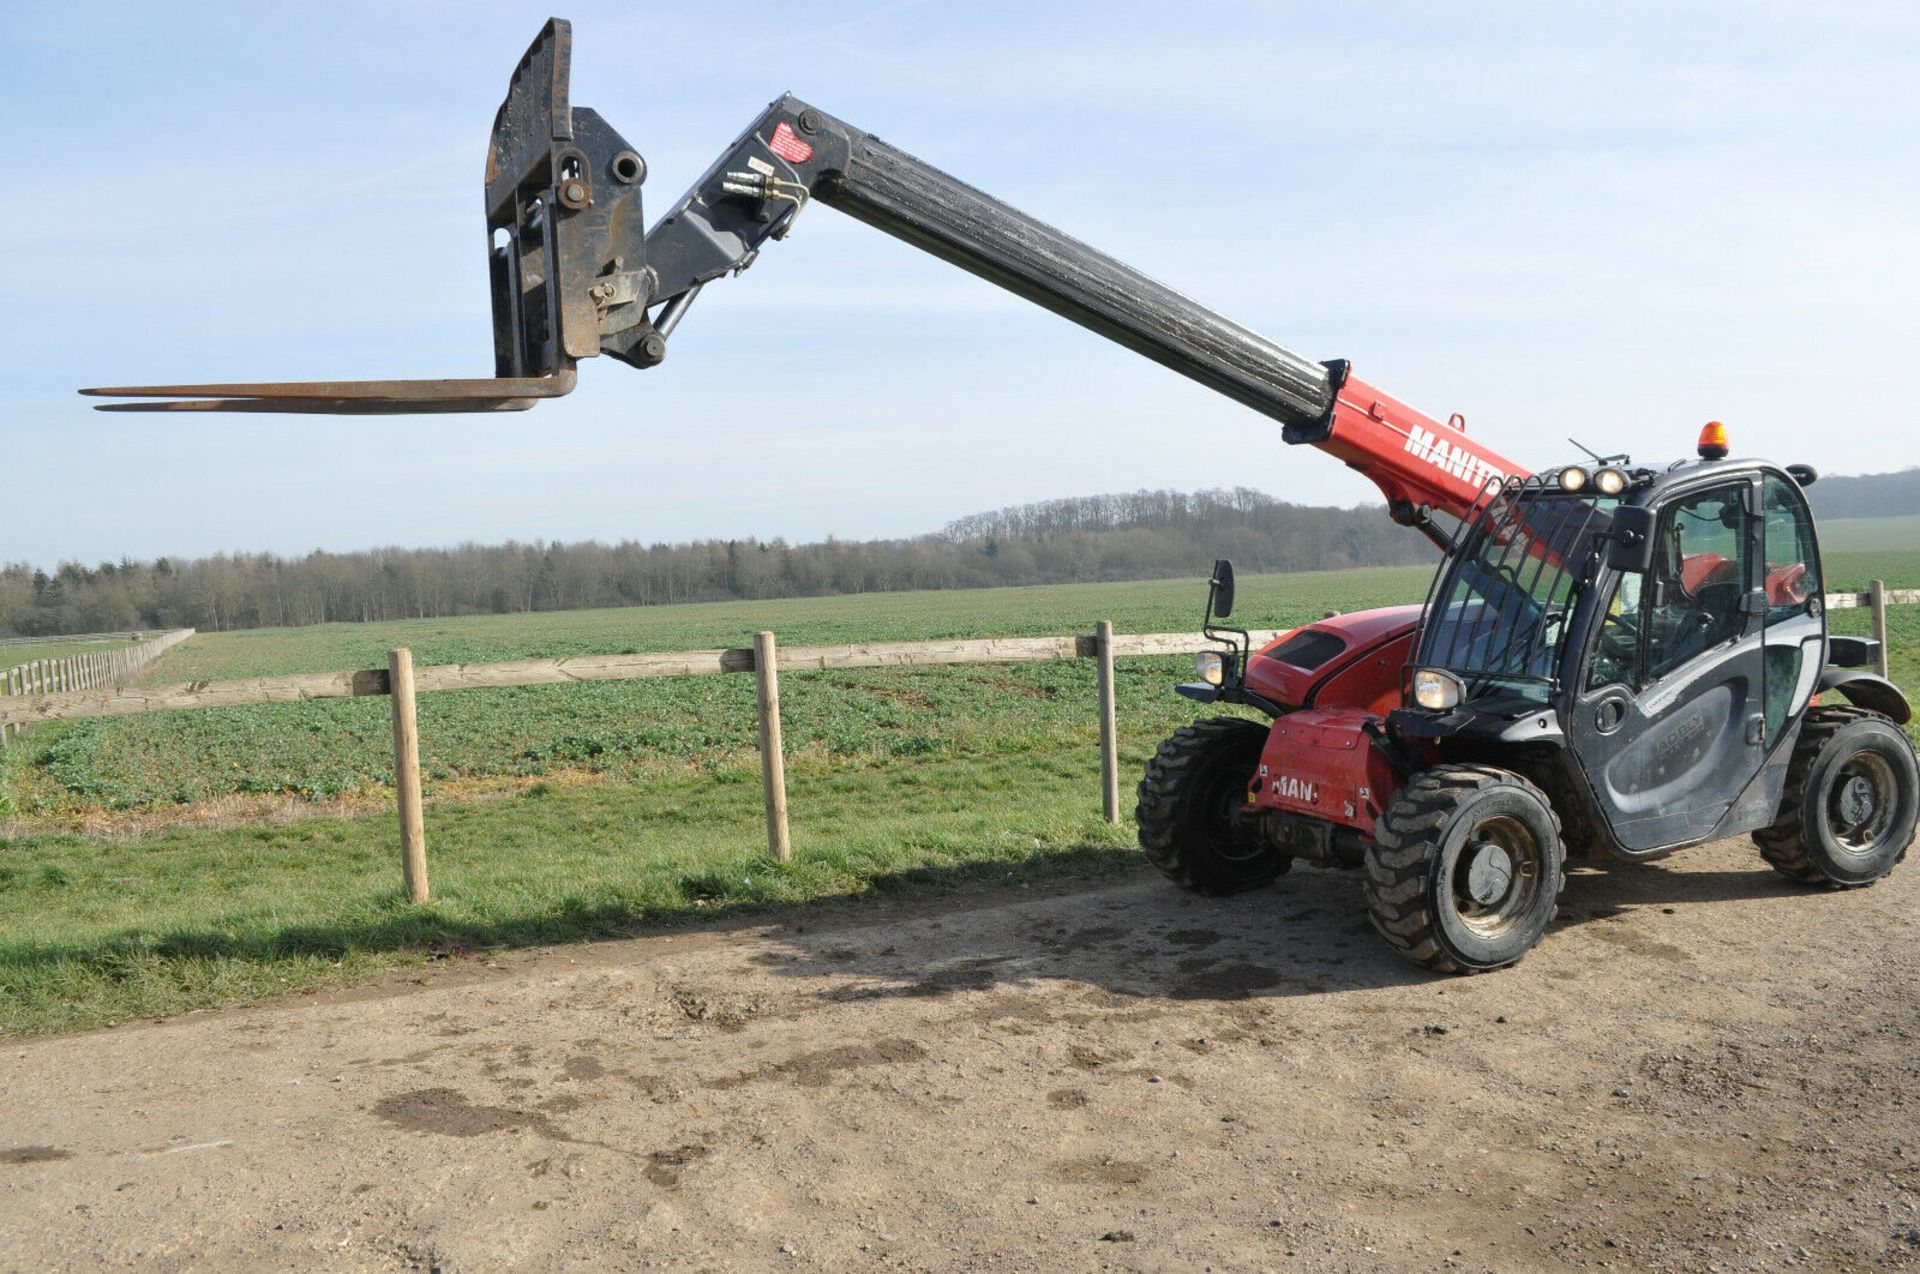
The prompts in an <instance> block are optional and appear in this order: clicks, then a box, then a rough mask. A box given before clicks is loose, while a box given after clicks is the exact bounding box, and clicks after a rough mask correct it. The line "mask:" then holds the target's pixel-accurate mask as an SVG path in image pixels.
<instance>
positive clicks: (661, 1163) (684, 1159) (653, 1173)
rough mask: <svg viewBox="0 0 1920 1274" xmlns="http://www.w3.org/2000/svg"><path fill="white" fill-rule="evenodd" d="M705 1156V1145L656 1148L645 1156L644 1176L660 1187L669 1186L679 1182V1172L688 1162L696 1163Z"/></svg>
mask: <svg viewBox="0 0 1920 1274" xmlns="http://www.w3.org/2000/svg"><path fill="white" fill-rule="evenodd" d="M706 1157H707V1148H706V1147H705V1146H696V1145H687V1146H675V1147H674V1148H673V1149H672V1150H656V1151H654V1152H653V1153H652V1154H650V1155H648V1156H647V1167H646V1178H647V1180H649V1181H651V1182H653V1184H655V1185H657V1186H660V1187H662V1188H671V1187H673V1186H677V1185H679V1184H680V1174H681V1172H682V1171H683V1170H684V1169H685V1168H686V1167H687V1165H688V1164H690V1163H696V1162H698V1161H699V1160H701V1159H704V1158H706Z"/></svg>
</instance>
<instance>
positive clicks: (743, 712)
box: [0, 549, 1920, 1034]
mask: <svg viewBox="0 0 1920 1274" xmlns="http://www.w3.org/2000/svg"><path fill="white" fill-rule="evenodd" d="M1829 571H1830V575H1831V577H1832V582H1833V586H1834V587H1835V588H1836V589H1848V588H1853V587H1860V586H1864V581H1865V579H1866V578H1868V577H1869V576H1879V577H1881V578H1884V579H1886V580H1887V582H1888V584H1889V585H1891V586H1895V587H1913V586H1920V551H1903V550H1898V549H1878V550H1874V551H1870V552H1861V553H1844V552H1842V553H1835V554H1833V556H1832V558H1831V560H1830V562H1829ZM1428 576H1429V572H1427V571H1426V570H1424V569H1418V568H1413V569H1409V568H1399V569H1385V570H1371V571H1351V572H1339V573H1324V574H1323V573H1315V574H1300V575H1288V576H1265V577H1248V578H1246V579H1243V580H1242V581H1241V589H1240V596H1241V601H1240V605H1239V607H1238V608H1237V610H1236V614H1235V619H1236V620H1237V621H1238V622H1241V623H1244V624H1246V625H1248V626H1250V627H1286V626H1290V625H1293V624H1296V623H1299V622H1303V621H1306V620H1310V619H1313V618H1317V617H1319V616H1320V615H1321V614H1323V613H1325V612H1326V611H1328V610H1339V611H1350V610H1358V609H1362V608H1365V607H1368V606H1377V605H1388V604H1393V603H1398V602H1405V601H1417V600H1419V599H1420V598H1421V597H1422V596H1423V595H1424V593H1425V590H1426V586H1427V582H1428ZM1856 577H1857V582H1856ZM1203 600H1204V583H1203V582H1202V581H1198V580H1174V581H1154V582H1147V583H1136V584H1115V585H1083V586H1067V587H1057V588H1033V589H1001V590H980V591H959V592H950V593H919V594H873V595H867V596H859V597H842V598H823V599H808V600H798V601H784V602H766V603H727V604H717V605H703V606H679V607H660V608H651V609H644V610H620V611H589V612H568V613H559V614H537V615H515V616H498V617H481V618H474V619H461V620H425V621H415V622H409V623H397V624H381V625H368V626H352V625H329V626H324V627H319V628H312V629H302V630H263V631H256V632H241V633H230V634H207V635H203V636H200V637H196V638H195V639H193V640H192V641H190V642H188V643H186V644H185V645H184V646H181V647H179V648H177V649H176V650H174V651H172V652H169V654H168V655H167V657H166V658H165V660H163V662H162V663H161V664H160V665H159V666H158V667H157V668H156V669H155V670H154V671H153V672H152V673H151V674H150V676H149V679H150V680H153V681H181V680H196V679H210V678H220V677H232V676H244V675H256V674H267V673H277V672H297V671H323V670H328V669H341V668H353V667H377V666H380V665H382V664H383V663H384V661H385V652H386V650H387V648H388V647H389V646H391V645H408V646H410V647H412V649H413V651H414V655H415V660H416V662H418V663H440V662H461V661H478V660H494V659H508V658H520V657H540V656H559V655H566V654H575V653H618V652H622V651H635V650H669V649H693V648H706V647H716V646H741V645H745V644H747V643H748V641H749V639H750V636H751V634H752V633H753V632H754V631H756V630H757V629H760V628H766V627H771V628H773V629H775V630H776V631H777V632H779V634H780V635H781V638H782V640H783V642H785V643H788V644H800V643H809V642H823V643H824V642H838V641H856V640H882V639H895V640H911V639H918V638H936V637H954V636H973V635H992V634H1037V633H1059V632H1075V631H1089V630H1091V628H1092V626H1093V623H1094V621H1095V620H1096V619H1100V618H1111V619H1112V620H1113V621H1114V623H1115V625H1116V627H1117V629H1118V630H1119V631H1122V632H1143V631H1179V630H1187V629H1192V628H1194V627H1196V626H1197V624H1198V620H1199V613H1200V608H1201V603H1202V601H1203ZM1892 614H1893V625H1894V628H1893V645H1894V649H1895V652H1896V655H1895V665H1894V674H1895V677H1896V679H1897V680H1899V681H1901V682H1902V684H1903V685H1905V686H1906V687H1907V689H1908V691H1909V693H1916V694H1920V608H1915V607H1897V608H1895V609H1894V610H1893V612H1892ZM1867 622H1868V617H1867V613H1866V612H1865V611H1864V610H1860V611H1840V612H1836V613H1835V615H1834V627H1835V629H1836V630H1837V631H1844V632H1864V631H1866V626H1867ZM1094 675H1095V669H1094V665H1093V662H1092V661H1090V660H1078V661H1063V662H1059V663H1049V664H1027V665H1015V666H1005V667H970V668H952V669H923V670H911V671H887V670H874V671H859V672H837V673H790V674H787V675H786V676H785V677H783V679H782V692H783V693H782V699H783V704H782V707H783V717H784V721H785V728H786V736H787V747H788V751H789V762H788V773H789V785H790V791H791V797H792V807H793V828H794V840H795V845H796V856H795V861H794V862H792V863H791V864H784V865H775V864H773V863H771V862H769V861H767V860H766V858H765V846H764V839H763V837H764V829H763V825H762V823H761V818H760V794H759V787H758V781H757V771H756V769H755V762H754V757H753V751H752V749H753V742H754V725H753V723H754V712H753V685H752V679H751V678H749V677H746V676H718V677H698V678H686V679H678V680H660V681H640V682H601V683H588V684H582V685H574V686H545V687H527V688H518V689H504V690H473V691H458V692H449V693H442V694H431V695H424V696H422V697H421V699H420V704H419V713H420V729H421V750H422V764H423V769H424V771H425V774H426V776H427V792H428V798H429V806H428V816H427V834H428V844H429V857H430V862H431V872H432V877H433V884H434V891H435V903H434V905H433V906H432V907H430V908H411V907H408V906H406V905H405V904H404V902H403V901H402V899H401V897H400V893H399V888H398V885H399V881H398V874H399V873H398V870H397V866H396V862H395V850H394V833H393V827H392V815H391V807H390V802H391V796H390V793H389V791H388V788H387V786H386V785H387V784H388V783H389V780H390V773H389V770H390V765H391V747H392V742H391V734H390V726H389V719H388V709H387V703H386V701H385V700H384V699H361V700H344V701H320V702H314V703H308V704H288V705H265V706H259V707H247V708H233V709H221V710H212V711H198V712H178V713H165V714H156V715H152V716H145V717H130V718H119V719H113V720H104V721H92V722H72V723H66V724H63V725H58V726H49V727H45V728H43V729H42V730H40V731H39V732H38V733H37V734H36V735H34V736H32V737H30V738H29V739H28V740H26V741H25V743H24V744H23V745H20V746H16V747H13V748H10V749H8V750H7V751H6V752H5V753H4V754H0V779H4V781H5V784H6V788H5V790H6V791H7V792H9V793H10V794H11V798H12V802H13V806H14V811H13V813H12V814H11V815H7V814H5V813H4V812H0V1034H8V1033H29V1032H39V1031H47V1030H61V1029H71V1028H75V1027H82V1026H87V1025H95V1024H99V1023H103V1022H110V1021H117V1020H124V1019H125V1018H127V1017H129V1016H136V1015H138V1016H152V1015H156V1014H166V1013H171V1012H177V1011H181V1010H184V1009H188V1008H194V1007H202V1006H207V1005H215V1004H221V1003H230V1002H235V1001H243V1000H250V999H258V998H263V997H271V996H275V995H283V994H287V993H290V992H294V991H298V990H300V989H302V988H306V987H311V986H315V985H320V984H328V983H339V982H349V981H355V980H360V979H364V978H366V977H369V976H376V975H378V974H380V973H382V972H383V971H385V970H388V969H391V968H394V967H398V966H406V965H411V964H418V963H423V962H427V961H430V960H435V959H442V958H448V957H450V956H451V957H454V958H458V957H461V956H466V955H471V954H473V953H476V952H484V951H486V950H488V949H491V948H494V947H499V946H503V945H522V944H530V943H532V944H537V943H548V942H556V941H562V940H568V939H577V938H583V937H600V936H609V935H614V934H623V933H631V932H634V931H636V929H638V928H644V927H647V926H651V925H658V924H671V923H685V922H688V921H694V920H700V919H703V918H710V917H713V916H718V915H725V914H729V913H732V912H735V911H738V910H741V909H743V908H748V909H751V908H767V907H774V908H779V907H783V906H789V905H795V904H799V903H803V902H806V901H809V900H813V899H818V898H823V897H838V896H858V895H861V894H865V893H871V892H882V893H908V894H911V893H916V892H922V891H927V890H941V889H949V888H954V887H959V886H962V885H966V884H969V883H973V882H980V881H1000V882H1006V881H1010V880H1011V881H1019V880H1028V879H1042V878H1045V877H1049V876H1054V875H1058V874H1061V873H1063V872H1082V873H1094V874H1100V873H1111V872H1127V871H1134V870H1137V869H1138V857H1137V855H1136V854H1135V853H1133V852H1132V850H1131V842H1132V831H1131V828H1130V827H1129V826H1126V825H1122V826H1119V827H1111V826H1108V825H1107V824H1105V823H1104V822H1103V821H1102V820H1101V819H1100V817H1099V795H1098V793H1099V788H1098V781H1097V775H1098V752H1097V745H1096V740H1097V733H1096V727H1095V721H1094V712H1095V708H1094V705H1095V694H1094ZM1187 675H1190V665H1188V664H1187V662H1186V661H1185V660H1184V659H1178V658H1174V659H1133V660H1122V661H1121V662H1120V664H1119V668H1118V675H1117V692H1118V693H1117V715H1118V720H1119V725H1120V734H1121V740H1122V766H1123V770H1122V778H1123V788H1130V787H1131V783H1132V780H1133V776H1134V775H1136V774H1137V773H1138V772H1139V767H1140V766H1141V764H1143V763H1144V761H1145V758H1146V757H1147V755H1148V754H1149V753H1150V752H1151V750H1152V749H1153V747H1154V746H1155V745H1156V744H1157V742H1158V741H1159V740H1160V739H1161V738H1163V737H1164V736H1165V735H1166V734H1167V733H1168V732H1169V731H1170V730H1172V729H1173V728H1174V727H1175V726H1177V725H1178V724H1181V723H1183V722H1185V721H1187V720H1190V719H1191V718H1192V717H1193V716H1195V715H1198V714H1199V711H1201V710H1199V709H1197V705H1193V704H1191V703H1189V702H1187V701H1186V700H1183V699H1180V698H1179V697H1177V696H1175V695H1174V694H1173V693H1172V686H1173V684H1174V682H1175V681H1177V680H1179V679H1181V678H1182V677H1184V676H1187ZM1129 795H1130V793H1129ZM1129 803H1130V802H1129Z"/></svg>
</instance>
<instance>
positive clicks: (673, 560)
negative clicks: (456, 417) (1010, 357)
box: [0, 488, 1435, 636]
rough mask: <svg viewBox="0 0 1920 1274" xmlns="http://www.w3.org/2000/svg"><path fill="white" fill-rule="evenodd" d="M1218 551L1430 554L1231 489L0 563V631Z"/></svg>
mask: <svg viewBox="0 0 1920 1274" xmlns="http://www.w3.org/2000/svg"><path fill="white" fill-rule="evenodd" d="M1215 557H1231V558H1233V559H1234V562H1235V564H1236V565H1237V566H1238V567H1240V568H1241V569H1243V570H1250V571H1290V570H1309V569H1322V568H1340V567H1349V566H1385V565H1395V564H1402V563H1409V562H1432V561H1434V560H1435V553H1434V550H1433V548H1432V547H1431V546H1430V545H1428V544H1427V542H1426V541H1425V540H1424V539H1422V538H1421V537H1420V536H1419V535H1418V534H1416V533H1414V532H1412V531H1408V530H1406V529H1404V528H1402V527H1398V526H1395V525H1394V524H1393V523H1392V522H1391V521H1389V520H1388V519H1387V516H1386V513H1385V511H1384V509H1382V508H1380V507H1376V506H1368V507H1362V508H1357V509H1335V508H1314V507H1305V506H1300V505H1292V504H1285V503H1282V502H1281V501H1278V500H1275V499H1272V498H1271V497H1269V496H1265V495H1262V494H1261V493H1259V492H1257V491H1249V490H1246V489H1244V488H1240V489H1236V490H1232V491H1202V492H1199V493H1196V494H1183V493H1181V492H1177V491H1135V492H1131V493H1127V494H1120V495H1097V496H1086V497H1082V498H1076V499H1066V500H1048V501H1046V502H1045V503H1042V504H1028V505H1021V506H1018V507H1016V508H1008V509H1001V510H998V511H997V512H993V513H980V514H975V515H973V516H971V517H965V518H961V519H960V520H958V521H956V522H953V523H950V524H949V525H948V526H946V527H945V528H943V529H942V530H940V531H939V532H937V533H934V534H931V535H923V536H918V537H915V538H912V539H902V540H865V541H846V540H836V539H827V540H825V541H823V542H821V543H817V544H789V543H787V542H786V541H784V540H777V539H776V540H754V539H739V540H702V541H698V542H695V543H691V544H640V543H635V542H631V541H629V542H623V543H619V544H601V543H598V542H594V541H588V542H586V543H581V544H561V543H549V542H544V541H539V540H536V541H532V542H530V543H518V542H514V541H509V542H507V543H505V544H462V545H460V546H459V547H457V548H433V549H404V548H383V549H370V550H367V551H365V552H356V553H328V552H322V551H319V550H315V551H314V552H312V553H309V554H307V555H305V556H304V557H282V556H280V555H278V554H273V553H235V554H224V553H223V554H217V555H215V556H213V557H203V558H195V559H192V560H185V559H180V558H164V557H163V558H156V559H155V560H153V561H150V562H143V561H132V560H123V561H119V562H101V563H99V564H98V565H94V566H88V565H86V564H84V563H80V562H63V563H61V564H60V565H59V567H58V568H57V569H55V570H54V571H52V572H50V573H49V572H47V571H44V570H36V569H34V568H33V567H31V566H28V565H24V564H14V565H9V566H6V567H0V636H49V635H54V634H59V633H80V632H111V631H114V630H117V629H125V628H176V627H192V628H199V629H202V630H206V631H217V630H221V629H230V628H272V627H282V626H287V625H300V624H321V623H333V622H342V621H345V622H356V621H365V620H386V619H415V618H420V619H427V618H439V617H443V616H449V615H484V614H500V613H505V612H512V611H545V610H574V609H578V608H582V607H591V606H651V605H658V604H661V603H668V602H691V601H725V600H729V599H734V598H768V597H813V596H821V595H825V594H833V593H873V592H884V591H890V590H902V589H935V588H986V587H991V586H995V585H1003V584H1054V583H1063V582H1070V581H1097V580H1125V579H1153V578H1161V577H1166V576H1175V575H1195V576H1204V574H1205V573H1206V571H1207V568H1208V566H1209V565H1210V564H1211V562H1212V561H1213V559H1214V558H1215Z"/></svg>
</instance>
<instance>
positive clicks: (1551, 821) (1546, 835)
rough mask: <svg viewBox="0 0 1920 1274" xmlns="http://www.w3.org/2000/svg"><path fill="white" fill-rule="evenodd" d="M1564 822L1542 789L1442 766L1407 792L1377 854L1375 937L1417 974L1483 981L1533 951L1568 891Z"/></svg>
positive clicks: (1372, 906) (1501, 775) (1371, 871)
mask: <svg viewBox="0 0 1920 1274" xmlns="http://www.w3.org/2000/svg"><path fill="white" fill-rule="evenodd" d="M1565 863H1566V849H1565V846H1564V845H1563V844H1562V842H1561V838H1560V820H1559V819H1558V818H1557V817H1555V815H1554V812H1553V806H1552V805H1551V804H1550V803H1549V802H1548V801H1547V798H1546V796H1545V795H1544V794H1543V793H1542V792H1541V791H1540V789H1539V788H1537V787H1535V786H1534V785H1533V784H1531V783H1529V782H1527V780H1525V779H1523V778H1521V777H1520V776H1519V775H1518V774H1514V773H1511V772H1510V771H1507V770H1501V769H1496V768H1495V767H1493V766H1489V765H1442V766H1435V767H1434V768H1433V769H1430V770H1426V771H1424V772H1422V773H1420V774H1418V775H1416V776H1415V777H1414V779H1413V781H1412V782H1410V783H1408V784H1407V786H1405V787H1404V788H1401V789H1400V792H1399V794H1398V795H1396V796H1395V797H1394V799H1393V804H1392V805H1391V806H1389V807H1388V809H1387V812H1386V813H1385V814H1383V815H1382V816H1381V818H1380V822H1379V823H1378V824H1376V825H1375V827H1374V839H1373V844H1372V845H1371V846H1370V847H1369V848H1368V850H1367V885H1366V894H1367V910H1368V913H1369V915H1370V916H1371V918H1372V920H1373V927H1374V928H1375V929H1378V930H1379V931H1380V935H1381V936H1382V937H1383V938H1385V939H1386V940H1387V941H1388V943H1390V944H1391V945H1392V946H1393V947H1394V948H1395V949H1396V950H1398V951H1399V952H1400V953H1401V954H1402V955H1404V956H1406V957H1407V958H1408V959H1409V960H1412V961H1413V962H1414V963H1415V964H1420V965H1425V966H1426V967H1427V968H1429V969H1436V970H1438V971H1440V972H1442V973H1473V972H1477V971H1480V970H1483V969H1498V968H1503V967H1505V966H1506V965H1509V964H1513V963H1514V962H1516V961H1518V960H1519V959H1520V957H1521V956H1524V955H1525V954H1526V953H1527V952H1528V951H1530V950H1532V948H1533V946H1534V944H1535V943H1537V942H1539V941H1540V936H1541V935H1542V934H1543V933H1545V932H1546V930H1547V924H1548V922H1550V921H1551V920H1552V919H1553V915H1554V912H1555V911H1556V910H1558V908H1559V906H1560V891H1561V889H1562V888H1563V887H1564V886H1565V884H1566V867H1565Z"/></svg>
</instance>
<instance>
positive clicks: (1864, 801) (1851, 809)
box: [1840, 774, 1879, 827]
mask: <svg viewBox="0 0 1920 1274" xmlns="http://www.w3.org/2000/svg"><path fill="white" fill-rule="evenodd" d="M1878 795H1879V794H1878V793H1877V792H1876V791H1875V790H1874V786H1873V781H1872V780H1871V779H1869V778H1868V777H1867V776H1866V775H1864V774H1856V775H1854V776H1853V777H1852V778H1850V779H1848V780H1847V782H1846V784H1845V785H1844V786H1843V787H1841V789H1840V818H1841V820H1842V821H1843V822H1845V823H1846V824H1847V826H1848V827H1858V826H1860V825H1861V824H1862V823H1865V822H1866V821H1867V820H1868V819H1871V818H1872V817H1873V812H1874V806H1875V805H1876V804H1878V801H1877V800H1876V798H1877V797H1878Z"/></svg>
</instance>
